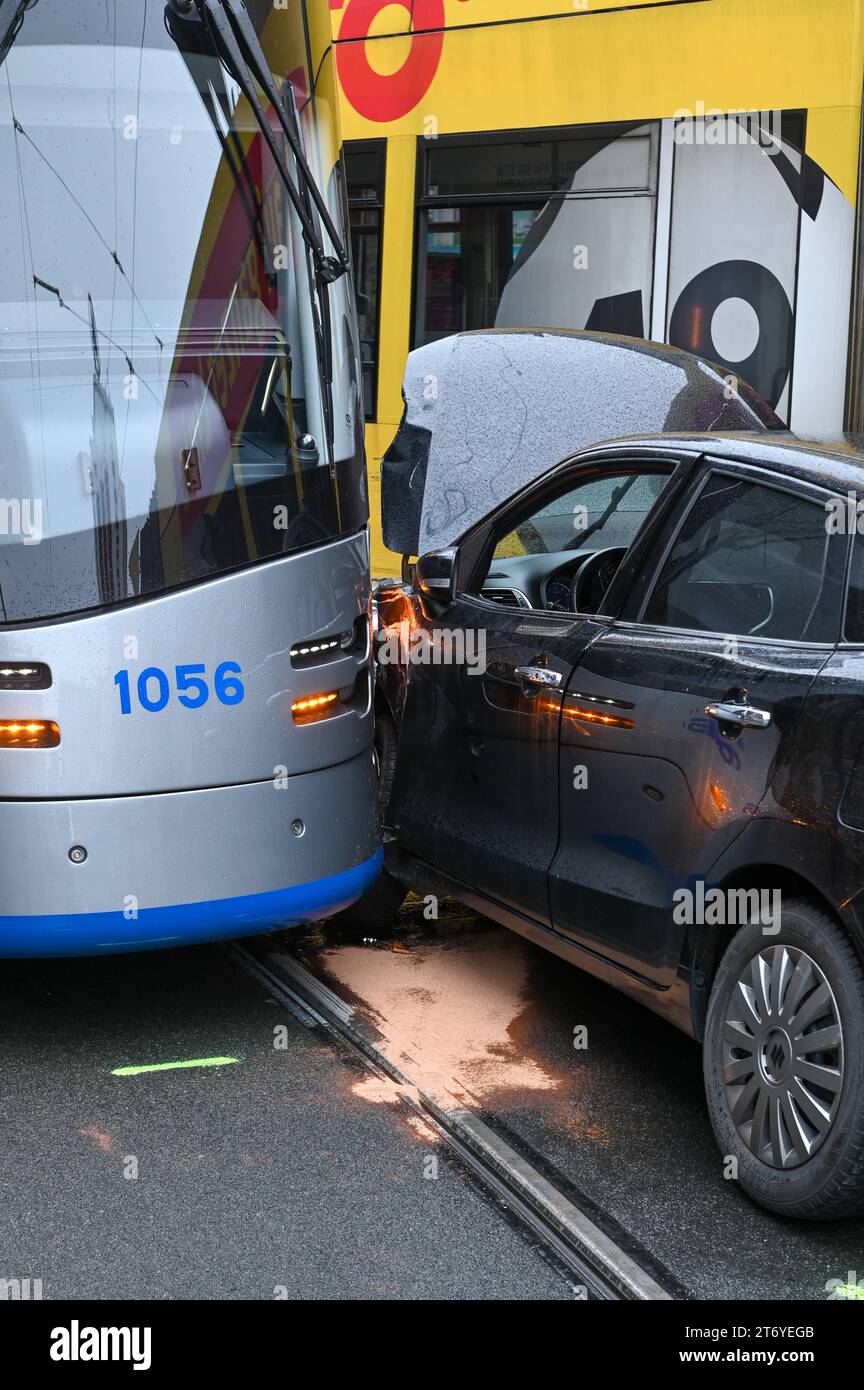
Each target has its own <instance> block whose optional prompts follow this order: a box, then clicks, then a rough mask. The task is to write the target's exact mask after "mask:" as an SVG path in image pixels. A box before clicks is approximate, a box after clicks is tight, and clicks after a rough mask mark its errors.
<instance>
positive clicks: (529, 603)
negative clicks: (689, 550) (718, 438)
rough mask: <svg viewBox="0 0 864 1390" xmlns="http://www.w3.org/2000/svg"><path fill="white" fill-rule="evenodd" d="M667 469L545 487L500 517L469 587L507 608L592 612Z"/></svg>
mask: <svg viewBox="0 0 864 1390" xmlns="http://www.w3.org/2000/svg"><path fill="white" fill-rule="evenodd" d="M670 471H671V470H670V469H669V468H668V467H667V468H664V469H663V470H662V471H659V470H658V471H652V472H649V471H647V470H635V469H632V468H631V469H629V470H626V471H625V470H621V471H620V472H614V473H607V474H603V475H601V476H598V475H597V474H596V473H594V474H593V476H591V477H586V478H583V479H582V480H581V481H580V482H578V483H576V484H575V485H574V484H573V482H572V481H571V483H570V486H569V487H564V486H562V490H561V491H560V492H559V493H558V494H557V495H554V496H552V497H550V496H549V493H548V492H547V493H546V494H545V500H544V501H543V502H542V503H540V501H539V499H538V501H537V503H535V505H534V507H533V508H530V509H526V510H523V511H522V512H521V513H520V514H519V519H518V520H517V519H516V516H515V515H513V516H511V519H510V520H509V521H502V522H501V523H500V525H499V528H498V530H497V532H496V534H495V537H494V543H493V548H492V550H491V558H490V561H489V563H488V564H487V565H486V566H485V568H484V571H483V573H482V575H475V577H474V580H473V588H472V591H473V592H474V593H479V594H481V595H482V597H483V598H485V599H487V600H491V601H492V602H494V603H498V604H503V605H505V606H507V607H513V606H516V607H528V608H539V609H547V610H549V611H564V612H575V611H581V612H589V613H593V612H597V611H598V609H599V606H600V604H601V603H602V599H603V595H604V593H605V591H606V589H608V587H609V584H610V583H611V581H612V579H614V577H615V573H616V571H617V569H618V567H619V565H620V563H621V561H622V559H623V558H624V556H625V554H626V553H627V551H628V549H629V548H630V546H631V545H632V543H633V541H634V540H635V538H636V536H637V534H638V532H639V530H640V528H641V527H642V525H643V524H644V522H645V520H646V518H647V517H648V515H649V513H650V512H651V511H652V510H653V508H654V506H655V504H656V502H657V499H658V498H659V496H660V494H661V492H662V491H663V489H664V487H665V486H666V484H667V482H668V481H669V476H670ZM589 562H591V563H590V564H589ZM583 571H584V572H585V573H584V582H583Z"/></svg>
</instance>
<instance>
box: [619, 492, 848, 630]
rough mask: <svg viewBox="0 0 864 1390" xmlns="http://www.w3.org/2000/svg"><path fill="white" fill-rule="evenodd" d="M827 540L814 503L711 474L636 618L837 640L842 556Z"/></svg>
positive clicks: (690, 627)
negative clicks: (643, 608) (639, 614)
mask: <svg viewBox="0 0 864 1390" xmlns="http://www.w3.org/2000/svg"><path fill="white" fill-rule="evenodd" d="M831 540H832V538H831V537H830V536H829V534H828V528H827V525H826V511H825V508H824V507H821V506H819V504H818V503H817V502H810V501H808V500H807V499H806V498H803V497H798V496H796V495H795V494H794V493H791V492H786V491H784V490H782V489H780V488H773V487H764V486H762V485H761V484H759V483H750V482H746V481H744V480H743V479H741V478H736V477H732V476H729V475H724V474H719V473H715V474H712V475H711V477H710V478H709V479H708V482H707V484H706V485H705V487H704V488H703V490H702V492H701V493H700V495H699V497H698V499H697V501H696V503H695V505H694V506H693V507H692V508H691V510H690V512H689V514H688V515H687V518H686V520H685V521H684V524H683V526H682V528H681V531H680V533H679V535H678V537H677V539H676V541H675V543H674V545H673V547H672V551H671V553H670V555H669V557H668V559H667V561H666V563H665V565H664V566H663V569H662V571H661V573H660V576H659V578H658V580H657V583H656V584H655V586H654V589H653V591H652V593H651V596H650V598H649V599H648V603H647V606H646V608H645V612H644V614H643V621H644V622H646V623H652V624H654V625H657V626H661V627H675V628H685V629H687V630H689V631H697V632H699V631H705V632H717V633H723V634H728V635H730V636H736V637H755V638H762V637H769V638H775V639H779V640H781V641H786V642H836V640H837V634H838V631H839V625H840V597H841V585H840V582H839V571H840V566H841V563H842V560H841V557H840V556H839V552H838V551H837V549H836V540H835V545H834V546H832V545H831Z"/></svg>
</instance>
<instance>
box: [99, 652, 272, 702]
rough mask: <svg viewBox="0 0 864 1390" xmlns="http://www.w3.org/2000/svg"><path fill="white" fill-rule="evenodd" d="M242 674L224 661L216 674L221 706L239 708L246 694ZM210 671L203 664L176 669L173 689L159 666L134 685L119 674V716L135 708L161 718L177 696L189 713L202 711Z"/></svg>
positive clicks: (126, 675)
mask: <svg viewBox="0 0 864 1390" xmlns="http://www.w3.org/2000/svg"><path fill="white" fill-rule="evenodd" d="M241 675H242V671H241V669H240V667H239V666H238V665H237V662H236V661H222V662H220V664H219V665H218V666H217V667H216V670H215V671H214V673H213V692H212V693H213V694H214V695H215V696H216V699H217V700H218V701H219V703H220V705H239V704H240V703H241V701H242V700H243V697H244V696H245V694H246V688H245V686H244V685H243V681H242V680H241V679H240V677H241ZM206 676H207V668H206V666H204V665H202V664H196V665H191V666H175V667H174V685H173V690H172V685H171V681H170V680H169V677H168V676H167V675H166V673H165V672H164V671H163V670H162V669H161V668H160V667H159V666H146V667H145V668H144V670H143V671H141V673H140V674H139V676H138V679H137V681H136V682H135V689H134V694H133V689H132V682H131V679H130V676H129V672H128V671H118V672H117V674H116V675H115V677H114V684H115V685H116V687H117V690H118V691H119V694H120V713H121V714H131V713H132V705H133V703H134V702H137V704H138V706H139V708H141V709H143V710H146V711H147V713H148V714H158V713H159V712H160V710H163V709H165V708H166V707H167V706H168V705H169V704H170V703H171V700H172V698H173V697H174V696H176V699H177V700H178V702H179V703H180V704H181V705H183V706H184V707H185V708H186V709H201V707H202V705H206V703H207V701H208V700H209V699H210V694H211V691H210V686H209V684H208V682H207V679H206Z"/></svg>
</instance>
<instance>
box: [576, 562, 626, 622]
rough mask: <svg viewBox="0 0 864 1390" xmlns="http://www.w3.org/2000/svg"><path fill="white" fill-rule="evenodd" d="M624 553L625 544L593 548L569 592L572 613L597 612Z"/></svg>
mask: <svg viewBox="0 0 864 1390" xmlns="http://www.w3.org/2000/svg"><path fill="white" fill-rule="evenodd" d="M626 554H627V547H626V546H624V545H616V546H610V547H609V548H608V549H607V550H595V551H594V554H593V555H590V556H589V557H588V559H587V560H586V561H585V563H584V565H580V567H579V570H578V571H577V573H576V575H575V576H574V578H573V588H572V590H571V593H570V604H571V607H572V609H573V612H574V613H596V612H597V610H598V609H599V608H600V605H601V604H602V602H603V599H604V597H605V595H606V591H607V589H608V588H609V585H610V584H611V583H612V580H613V579H614V578H615V575H616V574H617V572H618V566H619V565H620V564H621V561H622V560H623V559H624V556H625V555H626Z"/></svg>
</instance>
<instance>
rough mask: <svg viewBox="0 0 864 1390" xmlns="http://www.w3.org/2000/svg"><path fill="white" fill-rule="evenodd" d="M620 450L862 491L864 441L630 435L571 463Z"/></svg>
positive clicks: (770, 435) (772, 435)
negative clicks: (704, 459)
mask: <svg viewBox="0 0 864 1390" xmlns="http://www.w3.org/2000/svg"><path fill="white" fill-rule="evenodd" d="M622 447H623V448H626V449H633V450H634V452H635V451H645V452H651V453H663V452H666V453H668V452H670V451H671V452H673V453H675V452H678V451H682V452H687V453H693V454H708V455H710V456H711V457H712V458H721V459H728V460H730V461H731V462H736V463H750V464H759V465H762V466H763V467H768V468H771V469H773V470H774V471H775V472H777V473H784V474H786V475H788V476H789V477H790V478H798V479H801V480H802V481H805V482H810V483H816V484H817V485H820V486H822V487H829V488H839V489H840V490H841V491H842V492H845V491H847V490H849V489H851V490H853V491H857V490H858V489H864V435H852V434H842V435H832V436H830V437H826V438H815V437H814V438H810V437H808V436H806V435H797V434H792V433H788V434H787V433H786V432H785V431H774V430H771V431H769V432H767V433H759V434H748V433H738V432H732V431H719V432H718V433H716V434H714V433H711V434H706V433H700V434H686V433H685V434H678V433H674V434H667V433H663V434H645V435H630V436H628V437H627V438H625V439H616V440H606V441H604V443H602V444H599V445H595V446H594V447H589V448H587V449H583V450H580V451H579V454H578V455H574V458H578V457H581V456H583V455H586V456H587V455H590V454H597V453H598V452H600V453H602V452H603V450H604V449H607V448H608V449H614V450H615V451H616V452H617V451H618V450H620V449H621V448H622Z"/></svg>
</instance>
